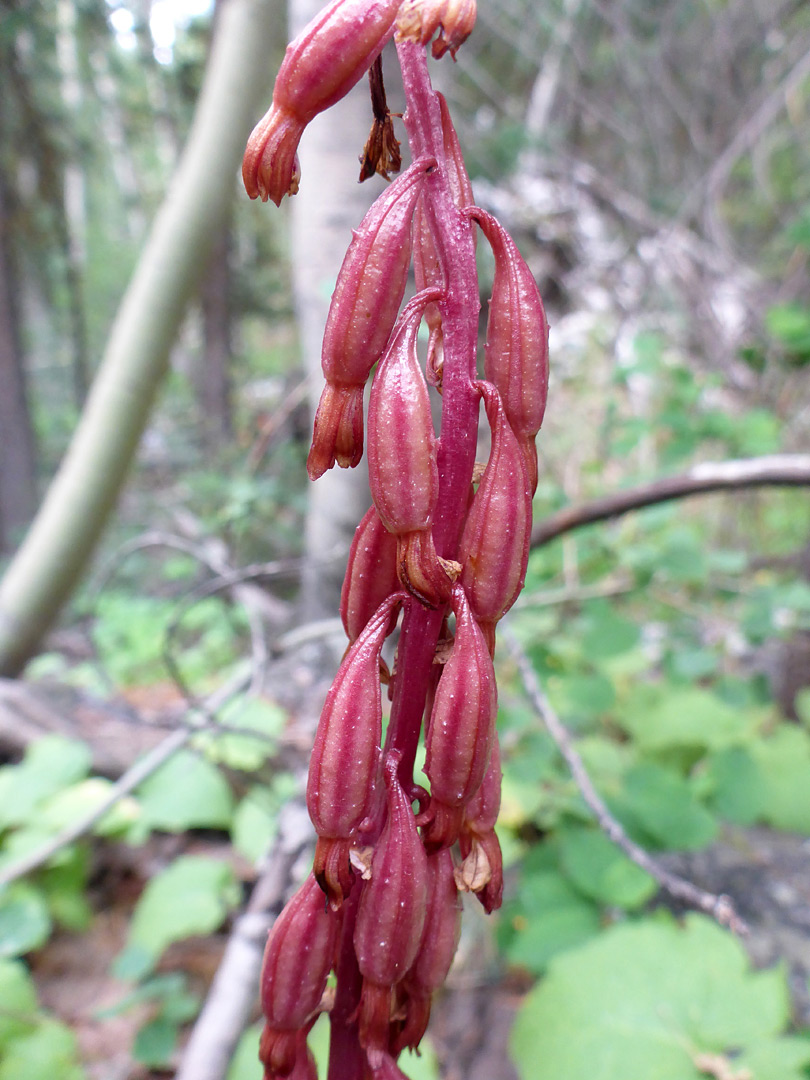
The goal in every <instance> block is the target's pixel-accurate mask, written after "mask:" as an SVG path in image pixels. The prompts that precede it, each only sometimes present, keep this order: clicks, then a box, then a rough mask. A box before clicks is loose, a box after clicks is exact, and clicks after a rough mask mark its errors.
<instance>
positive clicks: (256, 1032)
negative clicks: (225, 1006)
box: [226, 1024, 324, 1080]
mask: <svg viewBox="0 0 810 1080" xmlns="http://www.w3.org/2000/svg"><path fill="white" fill-rule="evenodd" d="M315 1026H316V1027H317V1024H316V1025H315ZM262 1027H263V1025H262V1024H253V1025H252V1027H249V1028H248V1029H247V1031H244V1032H243V1033H242V1037H241V1038H240V1040H239V1044H238V1046H237V1047H236V1053H235V1054H234V1055H233V1059H232V1061H231V1067H230V1068H229V1069H228V1075H227V1077H226V1080H262V1074H263V1072H264V1070H263V1069H262V1066H261V1065H260V1064H259V1039H260V1038H261V1033H262ZM321 1075H324V1074H323V1073H322V1074H321Z"/></svg>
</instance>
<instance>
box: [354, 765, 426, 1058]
mask: <svg viewBox="0 0 810 1080" xmlns="http://www.w3.org/2000/svg"><path fill="white" fill-rule="evenodd" d="M399 760H400V755H399V754H398V753H392V754H390V755H389V756H388V757H387V759H386V762H385V784H386V789H387V794H388V798H387V806H388V817H387V819H386V822H385V826H384V827H383V831H382V833H381V834H380V839H379V841H378V842H377V846H376V848H375V850H374V857H373V859H372V862H371V880H370V881H369V882H366V883H365V884H364V887H363V895H362V896H361V897H360V905H359V907H358V910H357V923H356V924H355V929H354V948H355V952H356V954H357V963H358V965H359V967H360V972H361V974H362V976H363V991H362V996H361V1000H360V1042H361V1043H362V1045H363V1046H364V1048H365V1050H366V1053H367V1054H368V1058H369V1062H370V1064H371V1066H372V1068H373V1067H375V1066H376V1065H378V1064H380V1062H381V1057H382V1054H383V1052H384V1051H386V1050H387V1049H388V1036H389V1019H390V1012H391V991H392V988H393V987H394V985H395V984H396V983H398V982H399V981H400V979H402V977H403V976H404V975H405V973H406V972H407V970H408V969H409V968H410V967H411V965H412V964H413V962H414V960H415V959H416V955H417V953H418V951H419V945H420V943H421V940H422V931H423V929H424V925H425V912H426V908H427V856H426V855H425V849H424V847H423V846H422V841H421V840H420V838H419V833H418V832H417V829H416V820H415V818H414V816H413V811H412V810H411V803H410V799H409V798H408V796H406V794H405V792H404V791H403V790H402V787H401V786H400V783H399V780H398V779H397V769H398V767H399Z"/></svg>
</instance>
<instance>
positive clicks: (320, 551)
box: [290, 0, 380, 619]
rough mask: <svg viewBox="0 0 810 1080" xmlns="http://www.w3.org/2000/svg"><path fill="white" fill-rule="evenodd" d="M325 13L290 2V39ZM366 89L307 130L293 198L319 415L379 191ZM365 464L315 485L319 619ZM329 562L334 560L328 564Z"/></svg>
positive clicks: (314, 596)
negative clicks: (326, 362) (325, 352)
mask: <svg viewBox="0 0 810 1080" xmlns="http://www.w3.org/2000/svg"><path fill="white" fill-rule="evenodd" d="M322 7H323V3H322V0H291V2H290V24H291V25H290V37H294V36H295V35H296V34H298V33H299V32H300V31H301V29H302V28H303V27H304V26H305V25H306V23H307V22H309V20H310V19H311V18H312V17H313V16H314V15H315V14H316V13H317V12H318V11H319V10H320V8H322ZM367 87H368V83H367V82H366V81H365V80H363V81H362V82H361V83H360V84H359V85H358V86H356V87H355V88H354V90H353V91H352V92H351V93H350V94H349V95H348V96H347V97H345V98H343V99H342V101H339V102H338V103H337V104H336V105H334V106H332V108H331V109H329V111H328V112H327V113H324V114H322V115H321V116H318V117H316V118H315V120H313V121H312V123H311V124H310V125H309V126H308V128H307V130H306V132H305V133H304V137H303V139H302V140H301V146H300V148H299V155H298V156H299V159H300V162H301V189H300V191H299V193H298V194H297V195H296V196H295V198H294V199H292V200H291V207H292V257H293V290H294V298H295V311H296V315H297V318H298V329H299V335H300V341H301V350H302V354H303V361H304V368H305V370H306V372H307V375H308V377H309V381H310V404H311V408H312V413H313V415H314V412H315V408H316V406H317V404H318V399H319V398H320V394H321V389H322V387H323V375H322V373H321V343H322V341H323V331H324V326H325V325H326V316H327V313H328V311H329V302H330V299H331V296H332V291H333V289H334V286H335V281H336V279H337V273H338V270H339V269H340V264H341V263H342V261H343V256H344V255H345V254H346V248H347V247H348V246H349V241H350V240H351V236H352V234H351V230H352V229H353V228H356V227H357V226H358V225H359V223H360V221H361V219H362V217H363V215H364V214H365V212H366V210H367V209H368V208H369V206H370V205H371V203H372V202H373V201H374V199H375V198H376V196H377V194H378V193H379V184H380V182H379V181H378V180H377V179H376V178H375V179H372V180H369V181H367V182H366V183H365V184H362V185H361V184H359V183H358V179H357V178H358V175H359V172H360V165H359V160H358V161H356V162H354V163H353V161H352V154H351V152H348V153H347V149H346V148H347V147H349V148H352V147H354V148H356V149H355V155H354V156H355V158H356V159H359V156H360V154H361V153H362V151H363V146H364V144H365V141H366V139H367V138H368V133H369V128H370V127H371V106H370V103H369V95H368V90H367ZM365 470H366V466H365V458H363V461H362V462H361V464H360V465H359V466H358V467H357V468H356V469H338V468H337V467H335V468H334V469H331V470H330V471H329V472H328V473H326V474H325V475H324V476H322V477H321V478H320V479H319V480H318V482H317V483H315V484H311V485H310V490H309V504H308V510H307V522H306V540H305V543H306V553H307V556H308V559H307V561H306V563H305V567H306V569H305V572H304V575H303V579H302V598H301V602H302V614H303V617H305V618H308V619H314V618H319V617H323V616H324V615H328V614H332V615H333V614H334V613H335V610H336V608H337V604H338V599H339V596H340V586H341V583H342V580H343V572H344V570H345V558H343V559H341V558H338V560H337V562H334V561H333V557H334V556H335V555H336V554H338V555H340V553H345V552H348V547H349V544H350V543H351V538H352V536H353V535H354V530H355V528H356V526H357V522H358V521H359V520H360V518H361V517H362V516H363V513H364V512H365V509H366V506H367V505H368V498H369V496H368V479H367V474H366V471H365ZM325 559H330V560H331V561H330V562H329V563H328V564H325V563H324V560H325Z"/></svg>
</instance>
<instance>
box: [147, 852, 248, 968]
mask: <svg viewBox="0 0 810 1080" xmlns="http://www.w3.org/2000/svg"><path fill="white" fill-rule="evenodd" d="M238 899H239V890H238V885H237V882H236V879H235V877H234V874H233V871H232V870H231V868H230V867H229V866H228V865H227V864H225V863H223V862H220V861H218V860H217V859H208V858H204V857H202V856H195V855H184V856H182V857H181V858H179V859H177V861H176V862H174V863H172V865H171V866H169V867H167V868H166V869H165V870H163V871H162V872H161V873H160V874H158V875H157V877H154V878H152V880H151V881H150V882H149V883H148V884H147V886H146V888H145V889H144V891H143V894H142V896H141V898H140V900H139V901H138V904H137V906H136V908H135V913H134V915H133V917H132V925H131V927H130V936H129V944H130V946H132V945H134V946H138V947H140V948H141V949H143V950H145V952H147V953H149V955H150V956H151V957H152V958H153V959H157V958H158V957H159V956H160V954H161V953H162V952H163V950H164V949H165V948H166V946H167V945H170V944H171V943H172V942H173V941H178V940H180V939H181V938H186V937H191V936H192V935H193V934H210V933H213V931H214V930H216V929H217V928H218V927H219V926H220V925H221V924H222V922H223V920H224V919H225V917H226V915H227V914H228V912H229V911H230V910H231V908H232V907H233V906H234V905H235V904H236V903H237V902H238Z"/></svg>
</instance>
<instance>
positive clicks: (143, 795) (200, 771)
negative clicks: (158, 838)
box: [138, 750, 233, 832]
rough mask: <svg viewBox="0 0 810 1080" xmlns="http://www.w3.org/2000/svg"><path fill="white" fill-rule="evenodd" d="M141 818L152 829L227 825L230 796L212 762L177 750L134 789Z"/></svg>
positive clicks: (181, 830) (185, 751)
mask: <svg viewBox="0 0 810 1080" xmlns="http://www.w3.org/2000/svg"><path fill="white" fill-rule="evenodd" d="M138 794H139V798H140V803H141V811H142V813H143V818H144V821H145V822H147V823H148V824H149V825H150V826H151V827H152V828H154V829H165V830H166V831H167V832H184V831H185V830H186V829H191V828H202V827H205V828H227V827H228V826H229V825H230V822H231V817H232V815H233V796H232V795H231V791H230V788H229V787H228V784H227V783H226V781H225V779H224V777H223V776H222V775H221V773H220V772H219V771H218V770H217V768H216V767H215V766H214V765H211V764H209V762H207V761H204V760H203V759H202V758H200V757H198V756H197V755H196V754H192V753H191V752H190V751H188V750H181V751H180V753H178V754H175V755H174V757H172V758H171V759H170V760H169V761H167V762H166V764H165V765H163V766H161V768H160V769H158V771H157V772H156V773H154V774H153V775H152V776H150V777H149V778H148V780H145V781H144V783H143V784H141V786H140V788H139V789H138Z"/></svg>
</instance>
